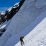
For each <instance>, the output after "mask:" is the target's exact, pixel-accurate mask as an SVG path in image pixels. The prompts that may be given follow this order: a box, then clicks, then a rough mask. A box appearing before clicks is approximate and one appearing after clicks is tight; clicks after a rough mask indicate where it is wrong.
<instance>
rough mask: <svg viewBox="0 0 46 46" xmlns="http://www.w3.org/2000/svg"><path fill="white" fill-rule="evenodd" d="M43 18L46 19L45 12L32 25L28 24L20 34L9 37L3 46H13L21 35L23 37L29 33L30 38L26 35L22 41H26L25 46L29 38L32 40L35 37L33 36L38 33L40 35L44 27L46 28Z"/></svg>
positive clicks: (45, 21) (45, 20)
mask: <svg viewBox="0 0 46 46" xmlns="http://www.w3.org/2000/svg"><path fill="white" fill-rule="evenodd" d="M45 18H46V11H45V12H43V13H42V14H41V15H39V16H38V17H37V19H36V20H35V21H33V22H32V23H30V25H29V26H27V27H26V28H25V29H24V30H23V31H22V32H20V33H18V34H16V35H14V36H13V37H11V38H10V39H9V40H8V41H7V43H6V44H5V46H14V45H15V44H16V43H17V42H18V41H19V38H20V36H21V35H23V36H25V35H27V34H28V33H29V32H31V34H30V33H29V34H30V36H29V35H28V36H26V37H25V39H24V40H26V41H25V44H26V42H28V39H30V38H31V39H32V38H33V37H35V35H37V34H38V33H40V32H41V31H42V30H43V29H44V27H45V28H46V19H45ZM33 30H34V31H33ZM11 43H12V44H11ZM19 44H20V43H19ZM19 44H18V45H19Z"/></svg>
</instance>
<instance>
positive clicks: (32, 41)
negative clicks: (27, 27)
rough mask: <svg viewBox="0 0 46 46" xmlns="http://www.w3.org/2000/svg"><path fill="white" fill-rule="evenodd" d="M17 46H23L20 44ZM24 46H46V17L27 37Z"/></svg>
mask: <svg viewBox="0 0 46 46" xmlns="http://www.w3.org/2000/svg"><path fill="white" fill-rule="evenodd" d="M15 46H21V44H20V42H18V43H17V44H16V45H15ZM23 46H46V17H45V18H44V19H43V20H42V21H41V22H40V23H39V24H38V25H37V26H36V27H35V28H34V29H33V30H32V31H31V32H30V33H29V34H27V35H26V36H25V38H24V45H23Z"/></svg>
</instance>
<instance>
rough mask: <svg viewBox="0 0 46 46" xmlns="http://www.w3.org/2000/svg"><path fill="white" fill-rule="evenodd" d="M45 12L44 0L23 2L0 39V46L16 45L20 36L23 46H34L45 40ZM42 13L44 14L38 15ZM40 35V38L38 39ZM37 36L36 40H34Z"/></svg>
mask: <svg viewBox="0 0 46 46" xmlns="http://www.w3.org/2000/svg"><path fill="white" fill-rule="evenodd" d="M45 11H46V0H42V1H41V0H25V2H24V4H23V5H22V7H21V8H20V10H19V11H18V12H17V13H16V15H14V16H13V18H12V20H11V22H10V25H9V26H8V28H7V30H6V31H5V32H4V33H3V35H2V36H1V37H0V46H4V45H5V46H7V45H8V46H14V45H15V44H16V43H18V41H19V37H20V36H21V35H24V36H25V38H24V42H25V46H35V44H36V42H37V41H38V40H41V39H42V38H45V37H44V36H45V35H46V15H44V14H45V13H46V12H45ZM43 12H45V13H44V14H43V15H40V14H42V13H43ZM28 26H30V27H28ZM37 30H38V31H37ZM41 30H42V31H41ZM43 30H44V31H43ZM28 33H29V34H28ZM42 34H43V35H42ZM26 35H27V36H26ZM40 35H42V36H41V37H40ZM17 36H18V37H17ZM37 36H38V38H36V37H37ZM14 38H15V39H14ZM35 38H36V39H35ZM10 39H11V40H10ZM28 42H29V43H28ZM31 42H32V43H31ZM11 43H12V44H11ZM37 43H38V42H37ZM19 45H20V43H18V44H16V45H15V46H19ZM36 46H38V45H36ZM39 46H40V45H39ZM41 46H42V45H41Z"/></svg>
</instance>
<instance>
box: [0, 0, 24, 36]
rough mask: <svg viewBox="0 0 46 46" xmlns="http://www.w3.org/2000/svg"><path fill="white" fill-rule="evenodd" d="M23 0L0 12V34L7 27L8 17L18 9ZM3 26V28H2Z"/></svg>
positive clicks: (10, 17)
mask: <svg viewBox="0 0 46 46" xmlns="http://www.w3.org/2000/svg"><path fill="white" fill-rule="evenodd" d="M24 1H25V0H21V1H20V2H18V3H16V4H15V5H14V6H12V7H10V8H9V9H7V10H6V11H5V12H0V36H1V35H2V32H5V30H6V29H5V28H6V27H8V26H7V25H9V24H7V23H9V21H10V19H12V17H13V16H14V15H15V14H16V13H17V12H18V11H19V9H20V7H21V6H22V5H23V3H24ZM2 27H3V28H2Z"/></svg>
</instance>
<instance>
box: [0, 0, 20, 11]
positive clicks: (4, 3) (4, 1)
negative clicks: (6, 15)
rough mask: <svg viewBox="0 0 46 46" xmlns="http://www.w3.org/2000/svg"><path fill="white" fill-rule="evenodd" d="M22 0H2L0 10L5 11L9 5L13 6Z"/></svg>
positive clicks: (0, 0)
mask: <svg viewBox="0 0 46 46" xmlns="http://www.w3.org/2000/svg"><path fill="white" fill-rule="evenodd" d="M19 1H20V0H0V11H4V10H5V9H8V8H9V7H11V6H13V5H14V4H15V3H17V2H19Z"/></svg>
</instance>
